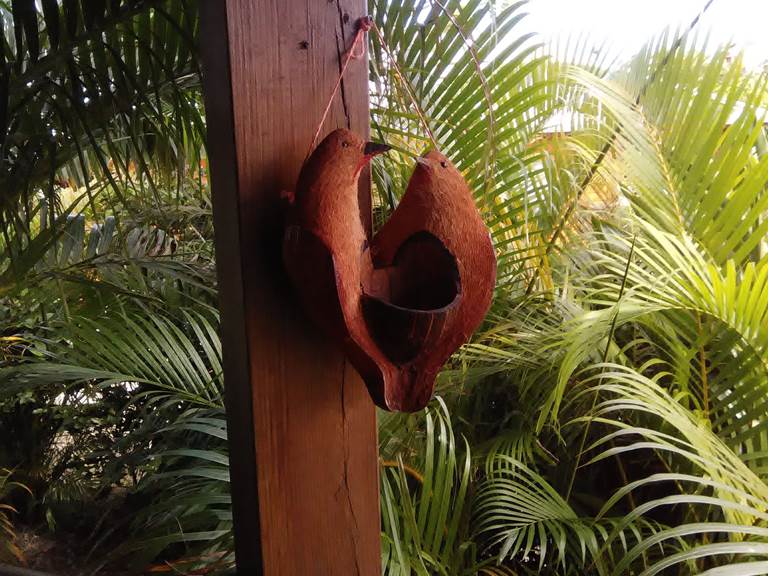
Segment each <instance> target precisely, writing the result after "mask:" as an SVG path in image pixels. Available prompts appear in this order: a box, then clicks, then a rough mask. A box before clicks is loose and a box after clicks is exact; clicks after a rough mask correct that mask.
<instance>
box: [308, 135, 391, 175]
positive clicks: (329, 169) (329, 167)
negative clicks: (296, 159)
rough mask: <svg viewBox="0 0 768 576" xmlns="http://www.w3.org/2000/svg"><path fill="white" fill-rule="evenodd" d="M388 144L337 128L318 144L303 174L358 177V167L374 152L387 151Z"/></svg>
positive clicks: (367, 161)
mask: <svg viewBox="0 0 768 576" xmlns="http://www.w3.org/2000/svg"><path fill="white" fill-rule="evenodd" d="M389 149H390V147H389V146H388V145H386V144H381V143H378V142H366V141H365V140H363V139H362V138H360V136H358V135H357V134H355V133H354V132H351V131H349V130H345V129H343V128H339V129H338V130H334V131H333V132H331V133H330V134H328V136H326V137H325V139H324V140H323V141H322V142H320V144H318V146H317V148H315V149H314V151H313V152H312V154H311V155H310V157H309V158H308V159H307V161H306V163H305V164H304V167H303V169H302V177H305V176H306V177H309V178H315V179H317V178H319V177H322V176H324V175H328V174H330V175H333V176H334V177H335V178H340V177H344V176H349V177H351V178H352V179H357V177H358V176H359V174H360V170H362V169H363V167H364V166H365V165H366V164H368V163H369V162H370V161H371V159H372V158H373V157H374V156H377V155H379V154H382V153H384V152H387V151H388V150H389Z"/></svg>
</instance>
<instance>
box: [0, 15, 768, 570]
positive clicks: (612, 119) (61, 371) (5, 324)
mask: <svg viewBox="0 0 768 576" xmlns="http://www.w3.org/2000/svg"><path fill="white" fill-rule="evenodd" d="M370 8H371V13H372V14H373V15H374V17H375V19H376V24H377V27H378V29H380V30H381V32H382V35H383V38H385V39H386V44H382V43H381V41H380V38H379V36H377V35H375V34H372V35H371V61H370V72H371V80H372V81H371V104H372V113H373V114H372V122H373V131H374V133H377V134H378V135H379V136H381V137H382V138H384V139H386V140H387V141H389V142H391V143H393V144H395V146H396V150H397V151H396V152H394V153H392V154H390V155H389V157H388V158H387V159H385V160H383V161H382V162H381V163H378V164H376V166H375V167H374V182H375V190H376V199H375V200H376V201H375V206H376V216H377V222H381V221H382V220H383V218H385V216H386V214H387V213H388V212H389V211H390V210H391V209H392V208H393V207H394V205H395V204H396V201H397V198H398V197H399V196H400V195H401V194H402V191H403V186H404V183H405V182H406V181H407V177H408V175H409V171H410V170H411V169H412V165H413V159H412V157H413V155H414V154H419V153H421V152H422V151H423V150H424V149H425V148H426V147H427V146H428V145H429V144H428V138H427V130H426V128H425V126H423V125H422V123H421V122H420V121H419V117H418V115H417V114H414V111H415V108H418V109H419V111H420V112H421V114H422V115H423V116H424V117H425V118H426V119H427V122H428V127H429V131H431V132H432V133H433V134H434V137H435V138H436V140H437V141H438V143H439V144H440V146H441V148H442V150H443V151H444V152H445V153H446V154H447V155H449V156H450V157H451V158H452V160H453V161H454V162H455V163H456V164H457V165H458V166H459V167H460V168H461V170H462V171H463V173H464V174H465V176H466V178H467V180H468V181H469V182H470V184H471V185H472V188H473V190H474V191H475V194H476V198H477V203H478V207H479V208H480V209H481V211H482V213H483V215H484V217H485V219H486V221H487V223H488V225H489V227H490V228H491V230H492V234H493V238H494V242H495V245H496V248H497V252H498V257H499V280H498V286H497V290H496V296H495V300H494V305H493V308H492V311H491V313H490V314H489V316H488V318H487V320H486V322H485V325H484V326H483V328H482V329H481V330H480V331H479V332H478V334H476V336H475V338H474V339H473V341H472V342H471V343H470V344H468V345H467V346H466V347H464V348H463V349H462V351H461V352H460V353H459V354H457V355H456V356H455V358H454V359H453V361H452V362H451V365H450V366H449V367H448V368H447V369H446V370H445V371H444V373H443V374H441V376H440V380H439V389H438V394H439V396H438V397H437V398H436V399H435V401H434V402H433V404H432V405H431V406H430V408H429V409H428V410H426V411H424V412H423V413H420V414H416V415H407V416H406V415H392V414H380V418H379V421H380V425H379V437H380V454H381V503H382V506H381V507H382V566H383V571H384V573H386V574H391V575H410V574H417V575H431V574H445V575H451V576H453V575H460V574H467V575H469V574H486V575H504V574H534V573H535V574H558V575H567V574H616V575H619V574H642V575H648V576H650V575H652V574H660V573H663V574H708V575H710V576H715V575H717V574H733V575H739V574H741V575H747V574H761V573H765V572H766V571H767V570H768V568H767V567H768V558H766V556H768V526H767V525H766V521H767V520H768V485H766V471H767V470H768V467H766V462H768V430H767V429H766V426H767V422H766V410H765V403H766V398H768V395H767V394H766V382H767V380H766V366H768V363H767V357H766V354H767V353H768V352H767V345H768V314H767V312H768V263H767V262H766V252H767V251H768V246H767V245H766V242H765V233H766V230H767V229H768V223H766V207H767V203H768V194H767V193H766V184H768V160H766V150H768V140H766V129H765V109H764V106H765V100H766V97H765V94H766V90H765V88H766V86H765V83H766V75H765V74H764V73H759V72H754V71H752V70H748V69H745V68H744V66H743V65H742V63H741V60H740V57H739V56H738V55H737V54H732V53H731V51H730V50H729V49H728V47H722V48H716V47H706V46H705V42H704V40H703V39H701V38H698V37H697V29H696V26H695V24H694V25H692V26H691V27H690V28H686V29H683V30H678V31H668V32H666V33H664V34H662V35H661V36H660V37H658V38H656V39H654V40H652V41H650V42H649V43H648V45H647V46H646V47H645V48H644V49H643V50H642V51H641V52H640V53H639V54H637V55H636V56H635V57H634V58H633V59H632V60H631V61H629V62H627V63H624V64H622V65H618V66H617V65H609V64H608V63H607V62H605V61H604V58H603V54H602V53H600V52H594V51H591V50H587V49H586V48H585V47H586V43H584V42H575V43H573V44H571V45H568V46H565V47H563V46H559V47H548V46H542V45H540V44H539V43H538V42H537V39H536V37H529V36H525V35H522V34H521V33H519V30H520V22H521V20H522V19H523V18H524V15H525V3H524V2H517V3H510V2H501V1H499V2H491V1H490V0H462V1H459V0H452V1H448V0H444V1H438V0H413V1H405V0H372V1H371V6H370ZM0 18H2V27H1V28H0V31H1V32H2V37H1V38H0V41H1V42H2V44H1V45H0V48H2V49H1V50H0V128H1V129H0V138H2V141H1V142H0V219H1V220H2V222H0V224H1V226H0V229H2V232H3V234H2V238H1V239H0V249H1V250H2V253H3V259H2V260H1V261H0V353H1V354H2V367H1V368H0V430H3V433H2V434H0V467H3V466H5V467H8V468H12V469H13V470H14V472H13V475H14V478H15V479H16V480H17V481H18V482H20V483H22V484H23V485H25V486H27V487H29V489H30V490H31V493H32V497H29V496H22V494H23V492H21V491H17V492H16V493H15V495H14V496H12V503H13V504H14V505H15V508H16V509H17V512H18V513H17V514H15V515H12V516H7V517H6V515H4V516H2V517H0V526H1V527H3V529H5V528H6V527H7V528H8V530H4V531H3V532H0V543H2V544H0V551H2V550H4V549H5V548H7V549H8V550H13V534H12V526H14V525H16V526H22V525H23V526H24V527H25V529H28V527H32V528H33V529H35V530H36V531H38V532H40V533H46V534H49V535H50V534H53V535H58V537H61V535H64V534H77V535H78V543H77V547H78V550H77V552H78V555H79V557H80V558H81V561H82V562H84V563H87V564H88V565H89V566H90V567H91V569H92V570H99V569H102V568H103V569H106V568H108V567H110V566H111V567H113V568H114V567H115V566H120V567H125V566H127V565H129V564H130V569H131V570H132V571H133V572H134V573H139V572H141V571H142V570H144V569H146V568H147V566H150V565H153V564H154V565H156V566H159V565H160V564H161V563H163V562H168V563H170V564H171V565H172V566H173V567H174V569H176V570H179V571H182V572H187V573H191V572H194V571H198V572H199V571H202V572H216V571H220V570H226V569H227V568H228V567H229V566H231V564H232V561H233V558H232V554H231V549H232V542H231V514H230V500H229V495H228V466H227V463H228V460H227V453H226V426H225V421H224V414H223V404H222V395H221V392H222V386H223V382H222V374H221V360H220V358H221V349H220V341H219V337H218V334H217V330H218V315H217V312H216V288H215V274H214V262H213V250H212V237H213V230H212V224H211V214H210V191H209V189H208V181H207V177H206V161H205V158H206V156H205V146H204V142H205V139H204V136H205V120H204V114H203V110H202V105H201V95H200V85H199V73H200V71H199V67H198V62H197V56H196V55H197V49H196V45H197V42H198V25H199V17H198V14H197V10H196V3H195V2H191V1H190V2H187V1H185V0H157V1H151V0H119V1H114V2H110V3H107V2H98V1H97V2H90V1H87V2H86V1H82V2H77V1H74V0H71V1H62V2H57V1H56V0H48V1H42V2H40V3H35V2H27V1H13V2H10V3H6V2H0ZM555 48H556V49H555ZM705 48H708V49H706V50H705ZM553 53H557V54H559V55H560V57H559V58H557V59H555V58H553V57H552V56H551V54H553ZM395 64H396V66H395ZM4 496H5V495H4V494H3V492H2V489H0V499H3V498H4ZM0 511H2V510H0ZM8 512H9V513H12V511H11V510H8ZM8 519H12V521H13V522H14V524H10V523H9V521H8ZM3 546H5V548H3ZM166 566H167V564H166Z"/></svg>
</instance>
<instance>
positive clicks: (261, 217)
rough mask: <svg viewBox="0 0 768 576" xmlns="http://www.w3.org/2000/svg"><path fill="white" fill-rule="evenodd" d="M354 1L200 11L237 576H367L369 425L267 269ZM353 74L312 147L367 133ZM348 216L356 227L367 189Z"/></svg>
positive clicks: (339, 364)
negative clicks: (323, 136) (341, 131)
mask: <svg viewBox="0 0 768 576" xmlns="http://www.w3.org/2000/svg"><path fill="white" fill-rule="evenodd" d="M365 13H366V11H365V0H203V13H202V23H203V29H202V33H201V42H202V53H203V64H204V88H205V100H206V111H207V122H208V138H209V144H208V153H209V155H210V160H211V176H212V185H213V199H214V221H215V226H216V257H217V263H218V269H219V291H220V299H221V313H222V330H223V346H224V371H225V382H226V391H227V398H226V399H227V414H228V423H229V442H230V461H231V476H232V497H233V505H234V506H233V507H234V522H235V540H236V554H237V561H238V573H239V574H241V575H248V576H250V575H256V574H266V575H285V576H295V575H299V574H301V575H310V574H311V575H313V576H315V575H329V576H348V575H358V574H359V575H374V574H380V571H381V569H380V565H381V559H380V552H379V504H378V502H379V500H378V498H379V496H378V464H377V439H376V417H375V412H374V408H373V404H372V403H371V401H370V400H369V398H368V396H367V393H366V391H365V388H364V386H363V385H362V383H361V381H360V379H359V378H358V376H357V374H356V373H355V372H354V370H352V369H351V367H349V366H348V364H347V363H346V362H345V360H344V358H343V356H342V355H341V354H340V353H339V352H338V351H337V350H335V349H334V348H332V347H331V345H330V344H329V343H328V342H327V340H326V339H325V338H323V337H322V336H321V335H320V334H319V333H318V331H317V330H316V329H315V328H314V327H313V326H312V325H311V324H309V322H308V321H307V320H306V318H305V317H304V316H303V314H302V313H301V312H300V310H299V308H298V306H297V304H296V302H295V300H294V298H293V296H292V294H291V290H290V288H289V286H288V283H287V281H286V278H285V275H284V272H283V269H282V265H281V248H280V246H281V225H280V220H281V205H280V193H281V191H282V190H288V189H292V188H293V187H294V185H295V183H296V178H297V176H298V173H299V168H300V166H301V163H302V161H303V160H304V157H305V155H306V153H307V149H308V147H309V144H310V142H311V139H312V136H313V133H314V131H315V129H316V127H317V124H318V122H319V120H320V117H321V115H322V111H323V108H324V106H325V103H326V102H327V99H328V97H329V95H330V93H331V91H332V89H333V85H334V83H335V82H336V79H337V78H338V74H339V66H340V59H341V57H342V56H343V54H344V52H345V49H346V48H347V47H348V46H349V45H350V43H351V41H352V39H353V36H354V34H355V31H356V22H357V20H358V18H360V17H361V16H363V15H365ZM367 77H368V70H367V62H365V61H354V62H353V63H352V64H351V66H350V68H349V70H348V73H347V76H346V77H345V79H344V84H343V89H342V92H341V94H340V96H339V97H337V100H336V102H335V103H334V108H333V111H332V113H331V115H330V117H329V120H328V122H327V123H326V125H325V127H324V128H325V130H324V131H325V132H328V131H330V130H332V129H334V128H336V127H340V126H344V127H348V128H350V129H352V130H354V131H356V132H357V133H359V134H361V135H362V136H364V137H365V136H367V133H368V84H367V83H368V80H367ZM364 180H365V182H366V184H365V186H364V190H361V200H364V201H365V202H366V204H363V205H364V206H367V211H366V213H367V214H368V215H369V214H370V196H369V190H368V187H369V181H368V178H365V179H364Z"/></svg>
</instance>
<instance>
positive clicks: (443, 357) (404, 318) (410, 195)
mask: <svg viewBox="0 0 768 576" xmlns="http://www.w3.org/2000/svg"><path fill="white" fill-rule="evenodd" d="M371 253H372V257H373V258H372V260H373V266H374V267H375V269H374V270H373V272H372V274H371V275H370V278H371V280H370V281H369V283H368V284H367V285H366V286H365V292H366V294H365V295H364V299H363V308H364V311H365V319H366V323H367V328H368V330H369V332H370V333H371V335H372V337H373V339H374V341H375V342H376V343H377V344H378V345H379V346H380V347H381V348H382V350H383V352H384V353H385V355H386V356H387V357H388V358H389V359H390V360H391V361H393V362H394V363H395V365H396V366H397V371H396V377H395V379H394V380H393V381H392V382H391V383H388V385H387V386H386V387H387V390H386V396H387V398H386V401H387V406H388V407H389V408H390V409H397V410H405V411H413V410H418V409H420V408H422V407H424V406H425V405H426V404H427V402H428V401H429V399H430V397H431V395H432V390H433V387H434V381H435V378H436V376H437V373H438V372H439V371H440V368H441V367H442V366H443V364H445V362H447V361H448V359H449V358H450V356H451V354H453V352H455V351H456V350H457V349H458V348H459V347H460V346H461V345H462V344H464V343H465V342H466V341H467V340H468V339H469V337H470V336H471V335H472V333H473V332H474V331H475V330H476V329H477V327H478V326H479V325H480V323H481V322H482V320H483V318H484V317H485V314H486V313H487V311H488V308H489V307H490V304H491V299H492V296H493V289H494V286H495V283H496V255H495V252H494V249H493V243H492V241H491V237H490V234H489V231H488V228H487V227H486V225H485V223H484V222H483V219H482V217H481V216H480V213H479V212H478V210H477V207H476V205H475V202H474V199H473V197H472V193H471V191H470V189H469V186H468V185H467V183H466V181H465V180H464V178H463V176H462V175H461V172H459V170H458V169H457V168H456V167H455V166H454V165H453V164H452V163H451V162H450V160H448V158H446V157H445V156H444V155H442V154H440V153H439V152H435V151H430V152H428V153H426V154H425V155H424V156H423V157H421V158H419V159H418V162H417V165H416V168H415V170H414V172H413V175H412V176H411V179H410V181H409V183H408V188H407V189H406V192H405V194H404V195H403V198H402V200H401V201H400V203H399V204H398V206H397V208H396V209H395V211H394V212H393V214H392V216H391V217H390V219H389V220H388V221H387V222H386V223H385V224H384V226H383V227H382V228H381V230H380V231H379V232H378V234H376V236H375V237H374V239H373V242H372V244H371Z"/></svg>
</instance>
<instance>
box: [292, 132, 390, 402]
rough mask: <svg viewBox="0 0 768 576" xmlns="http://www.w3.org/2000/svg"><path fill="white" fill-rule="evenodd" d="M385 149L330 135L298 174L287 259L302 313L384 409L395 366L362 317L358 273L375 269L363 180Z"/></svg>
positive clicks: (351, 137) (350, 135)
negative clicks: (365, 215)
mask: <svg viewBox="0 0 768 576" xmlns="http://www.w3.org/2000/svg"><path fill="white" fill-rule="evenodd" d="M388 149H389V147H388V146H386V145H384V144H376V143H372V142H364V141H363V139H362V138H360V137H359V136H357V135H356V134H354V133H353V132H350V131H348V130H343V129H339V130H336V131H334V132H332V133H331V134H329V135H328V136H327V137H326V138H325V139H324V140H323V141H322V142H321V143H320V144H319V145H318V146H317V148H315V150H314V151H313V152H312V154H311V156H310V157H309V158H308V159H307V161H306V162H305V163H304V166H303V167H302V169H301V173H300V175H299V180H298V184H297V187H296V190H295V192H294V194H293V195H292V198H291V203H292V206H291V208H290V210H289V214H288V218H287V227H286V232H285V236H284V240H283V260H284V262H285V266H286V269H287V271H288V274H289V276H290V277H291V280H292V282H293V285H294V287H295V289H296V292H297V294H298V296H299V298H300V299H301V301H302V304H303V307H304V309H305V310H306V312H307V314H308V315H309V316H310V317H311V318H312V320H313V321H314V322H315V323H316V324H318V325H319V326H320V327H321V328H323V329H324V330H325V331H326V333H328V334H329V335H330V336H331V337H333V339H334V340H336V341H337V342H338V343H340V344H341V346H342V347H343V349H344V352H345V354H346V356H347V358H348V359H349V360H350V361H351V362H352V364H353V365H354V366H355V368H356V369H357V371H358V372H359V373H360V375H361V376H362V377H363V379H364V380H365V383H366V385H367V386H368V390H369V392H370V394H371V397H372V398H373V400H374V401H375V402H376V403H377V404H378V405H379V406H382V407H386V406H387V403H386V400H385V398H384V396H385V395H384V388H385V382H387V381H390V380H391V379H392V376H391V371H392V370H394V367H393V366H392V364H391V362H389V361H388V359H387V358H386V357H385V356H384V355H383V353H382V352H381V350H380V348H379V347H378V346H377V345H376V344H375V342H374V341H373V339H372V338H371V335H370V334H369V332H368V329H367V327H366V325H365V320H364V318H363V315H362V307H361V303H360V301H361V297H362V290H361V285H362V276H361V274H363V272H364V271H365V272H366V273H368V272H369V271H370V270H371V265H370V253H369V252H368V250H367V244H368V243H367V236H366V233H365V230H364V229H363V224H362V220H361V218H360V206H359V202H358V180H359V177H360V172H361V170H362V169H363V167H364V166H365V165H366V164H368V162H369V161H370V160H371V158H373V156H375V155H377V154H380V153H382V152H385V151H386V150H388ZM366 261H367V263H366Z"/></svg>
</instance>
